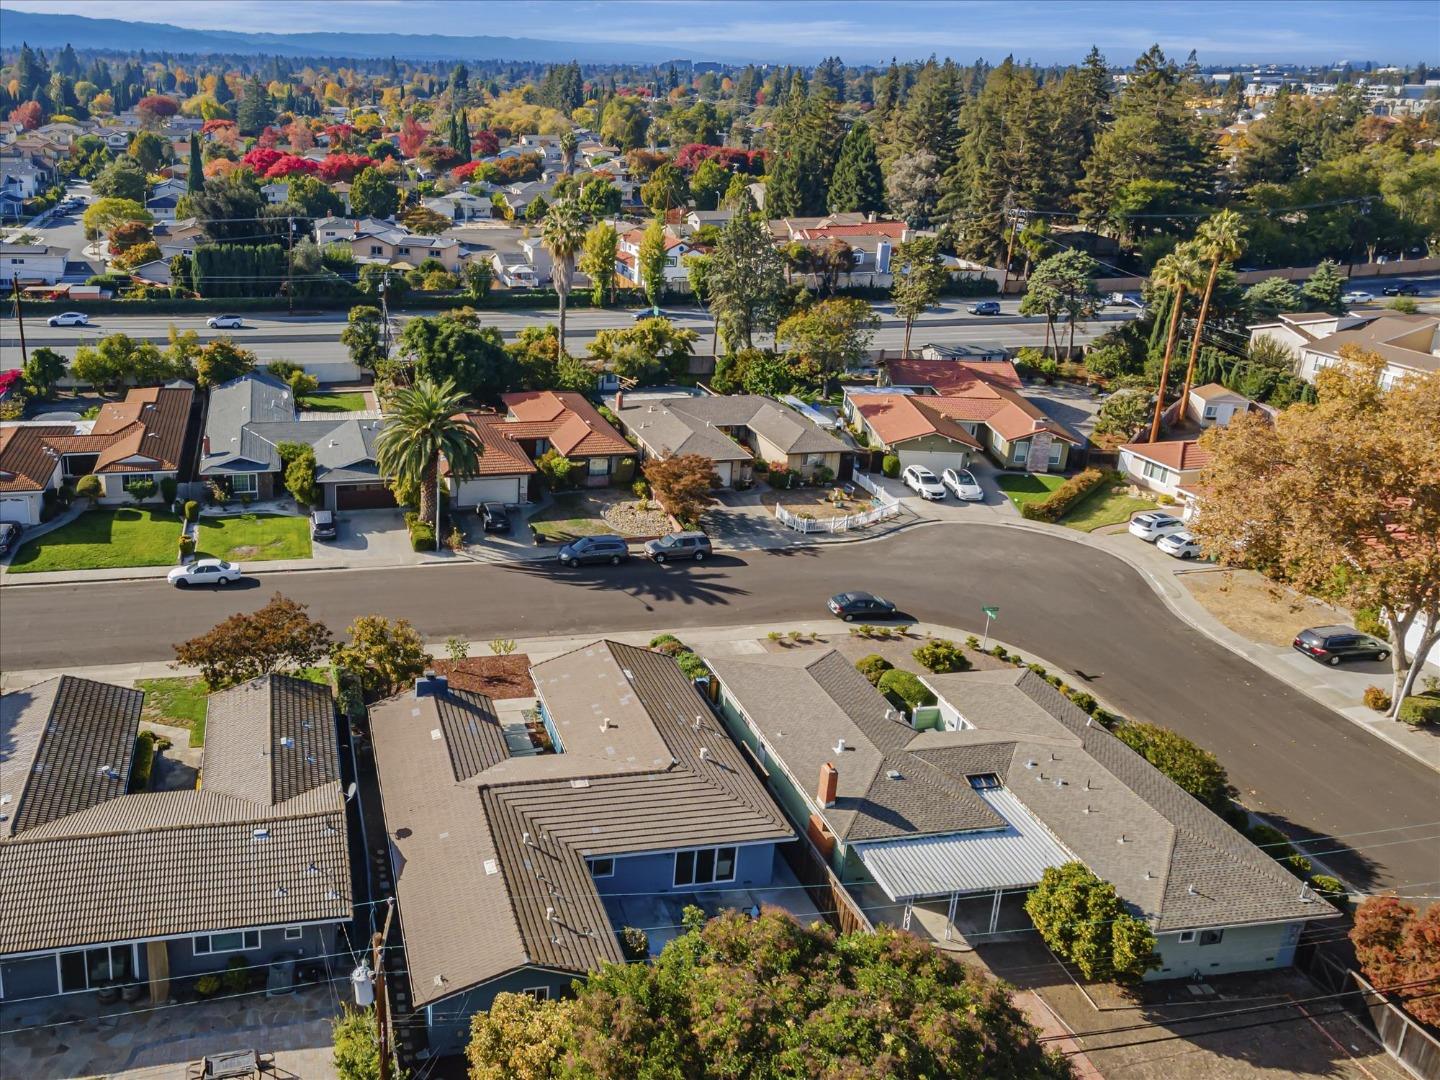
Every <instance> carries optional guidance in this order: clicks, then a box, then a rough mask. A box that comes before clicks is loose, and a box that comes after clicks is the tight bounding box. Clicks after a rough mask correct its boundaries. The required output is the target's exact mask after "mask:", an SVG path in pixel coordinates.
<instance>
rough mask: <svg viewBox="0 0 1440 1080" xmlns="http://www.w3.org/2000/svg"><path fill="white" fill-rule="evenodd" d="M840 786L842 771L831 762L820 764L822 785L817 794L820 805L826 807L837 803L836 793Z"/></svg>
mask: <svg viewBox="0 0 1440 1080" xmlns="http://www.w3.org/2000/svg"><path fill="white" fill-rule="evenodd" d="M839 787H840V773H839V771H838V770H837V769H836V768H835V766H834V765H832V764H831V763H830V762H828V761H827V762H825V764H824V765H821V766H820V786H819V787H818V788H817V789H816V792H815V795H816V797H817V798H818V799H819V800H820V805H821V806H823V807H826V808H829V807H831V806H834V805H835V793H836V791H838V790H839Z"/></svg>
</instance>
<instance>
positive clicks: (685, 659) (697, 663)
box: [675, 649, 710, 679]
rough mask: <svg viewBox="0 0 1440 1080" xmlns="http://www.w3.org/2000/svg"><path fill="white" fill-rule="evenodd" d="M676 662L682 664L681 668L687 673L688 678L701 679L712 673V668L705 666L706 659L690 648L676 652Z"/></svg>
mask: <svg viewBox="0 0 1440 1080" xmlns="http://www.w3.org/2000/svg"><path fill="white" fill-rule="evenodd" d="M675 663H677V664H679V665H680V670H681V671H683V672H684V673H685V677H686V678H687V679H700V678H704V677H705V676H706V675H709V674H710V669H709V668H708V667H706V666H705V661H704V660H701V659H700V657H698V656H696V655H695V654H694V653H693V652H691V651H690V650H689V649H686V650H684V651H683V652H679V653H676V654H675Z"/></svg>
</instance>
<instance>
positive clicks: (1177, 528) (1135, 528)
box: [1130, 510, 1185, 544]
mask: <svg viewBox="0 0 1440 1080" xmlns="http://www.w3.org/2000/svg"><path fill="white" fill-rule="evenodd" d="M1184 529H1185V522H1183V521H1181V520H1180V519H1179V518H1177V517H1175V516H1174V515H1173V514H1166V513H1164V512H1162V511H1160V510H1148V511H1146V512H1145V513H1143V514H1136V515H1135V516H1134V517H1133V518H1131V519H1130V535H1131V536H1138V537H1139V538H1140V539H1141V540H1144V541H1145V542H1146V543H1148V544H1153V543H1155V541H1156V540H1159V539H1160V538H1161V537H1162V536H1169V535H1170V534H1171V533H1178V532H1183V531H1184Z"/></svg>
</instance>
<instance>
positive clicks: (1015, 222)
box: [1000, 210, 1020, 300]
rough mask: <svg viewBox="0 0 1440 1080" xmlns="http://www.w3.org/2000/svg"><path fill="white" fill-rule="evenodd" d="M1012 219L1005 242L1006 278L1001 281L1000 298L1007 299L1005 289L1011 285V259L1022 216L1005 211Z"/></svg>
mask: <svg viewBox="0 0 1440 1080" xmlns="http://www.w3.org/2000/svg"><path fill="white" fill-rule="evenodd" d="M1005 216H1006V217H1007V218H1011V221H1010V237H1009V239H1008V240H1007V241H1006V243H1005V280H1004V281H1002V282H1001V283H1000V299H1002V300H1003V299H1005V290H1006V289H1007V288H1009V287H1010V259H1011V258H1012V257H1013V256H1014V254H1015V235H1016V234H1017V233H1018V232H1019V231H1020V218H1019V217H1018V216H1012V212H1011V211H1009V210H1007V211H1006V212H1005Z"/></svg>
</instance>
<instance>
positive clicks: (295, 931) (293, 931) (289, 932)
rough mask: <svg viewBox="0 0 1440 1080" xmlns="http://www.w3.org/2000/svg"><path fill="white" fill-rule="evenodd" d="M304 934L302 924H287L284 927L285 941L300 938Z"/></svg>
mask: <svg viewBox="0 0 1440 1080" xmlns="http://www.w3.org/2000/svg"><path fill="white" fill-rule="evenodd" d="M304 936H305V928H304V927H303V926H287V927H285V940H286V941H299V940H300V939H301V938H303V937H304Z"/></svg>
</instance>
